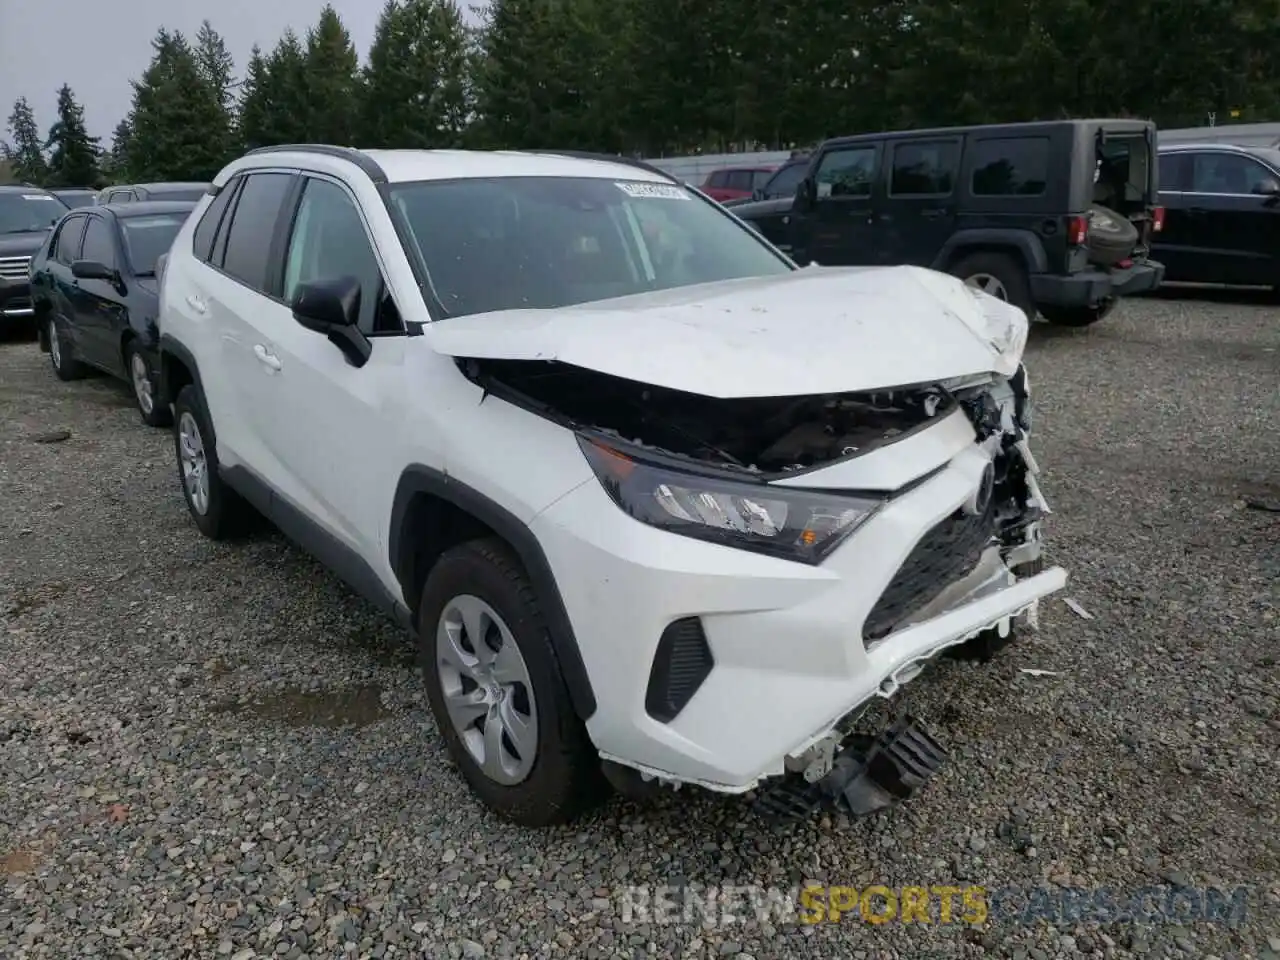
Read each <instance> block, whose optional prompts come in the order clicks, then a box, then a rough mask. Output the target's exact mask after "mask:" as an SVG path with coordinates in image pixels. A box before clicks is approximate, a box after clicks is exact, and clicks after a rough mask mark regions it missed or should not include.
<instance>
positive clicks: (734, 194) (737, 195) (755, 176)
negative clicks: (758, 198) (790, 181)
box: [702, 167, 774, 202]
mask: <svg viewBox="0 0 1280 960" xmlns="http://www.w3.org/2000/svg"><path fill="white" fill-rule="evenodd" d="M773 171H774V168H773V167H724V168H723V169H720V170H713V171H712V172H711V174H710V175H709V176H708V177H707V179H706V181H705V182H704V183H703V184H702V192H703V193H705V194H706V195H707V196H708V197H710V198H711V199H712V200H718V201H721V202H723V201H725V200H741V199H746V198H750V196H751V193H752V191H753V190H755V189H756V187H763V186H764V185H765V183H766V182H767V181H768V179H769V177H770V176H772V174H773Z"/></svg>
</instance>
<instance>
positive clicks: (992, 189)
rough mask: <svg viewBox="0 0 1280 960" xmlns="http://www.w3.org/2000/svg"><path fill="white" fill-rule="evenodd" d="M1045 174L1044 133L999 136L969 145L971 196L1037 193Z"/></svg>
mask: <svg viewBox="0 0 1280 960" xmlns="http://www.w3.org/2000/svg"><path fill="white" fill-rule="evenodd" d="M1048 178H1049V138H1048V137H1002V138H1000V139H998V140H979V141H978V142H977V143H975V144H974V145H973V178H972V180H971V182H970V192H971V193H972V194H973V195H974V196H975V197H1038V196H1040V195H1041V194H1043V193H1044V189H1045V183H1046V181H1047V180H1048Z"/></svg>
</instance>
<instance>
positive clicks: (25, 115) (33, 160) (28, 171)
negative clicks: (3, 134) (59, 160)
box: [6, 97, 49, 183]
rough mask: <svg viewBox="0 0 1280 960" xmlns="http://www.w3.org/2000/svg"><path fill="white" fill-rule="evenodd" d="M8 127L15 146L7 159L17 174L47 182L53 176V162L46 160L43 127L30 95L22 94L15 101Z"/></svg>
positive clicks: (16, 175) (17, 176)
mask: <svg viewBox="0 0 1280 960" xmlns="http://www.w3.org/2000/svg"><path fill="white" fill-rule="evenodd" d="M8 130H9V136H10V138H11V140H12V146H11V147H10V148H9V150H8V155H7V157H6V159H7V160H8V161H9V168H10V171H11V172H12V175H13V178H14V179H15V180H18V181H22V182H28V183H44V182H45V180H46V179H48V176H49V165H48V164H47V163H46V162H45V157H44V142H43V140H42V139H41V137H40V128H39V127H38V126H36V116H35V113H34V111H32V109H31V104H29V103H27V98H26V97H19V98H18V99H17V101H15V102H14V104H13V112H12V113H11V114H9V124H8Z"/></svg>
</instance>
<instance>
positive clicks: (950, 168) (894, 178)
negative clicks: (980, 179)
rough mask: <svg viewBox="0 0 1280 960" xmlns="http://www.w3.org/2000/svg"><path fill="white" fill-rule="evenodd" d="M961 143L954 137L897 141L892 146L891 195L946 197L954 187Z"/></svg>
mask: <svg viewBox="0 0 1280 960" xmlns="http://www.w3.org/2000/svg"><path fill="white" fill-rule="evenodd" d="M959 160H960V144H959V142H958V141H955V140H927V141H918V142H915V143H898V144H894V147H893V172H892V174H891V176H890V179H889V195H890V196H897V197H944V196H947V195H948V194H949V193H951V191H952V190H953V189H955V181H956V167H957V166H958V164H959Z"/></svg>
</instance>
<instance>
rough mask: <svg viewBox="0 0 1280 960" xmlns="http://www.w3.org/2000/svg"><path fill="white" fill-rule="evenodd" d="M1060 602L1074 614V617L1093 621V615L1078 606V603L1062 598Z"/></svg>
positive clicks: (1068, 598)
mask: <svg viewBox="0 0 1280 960" xmlns="http://www.w3.org/2000/svg"><path fill="white" fill-rule="evenodd" d="M1062 602H1063V603H1065V604H1066V605H1067V606H1068V607H1070V608H1071V610H1072V612H1073V613H1075V615H1076V616H1078V617H1083V618H1084V619H1085V620H1092V619H1093V614H1092V613H1090V612H1089V611H1088V610H1086V609H1085V608H1084V607H1082V606H1080V601H1078V600H1072V599H1071V598H1070V597H1063V598H1062Z"/></svg>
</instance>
